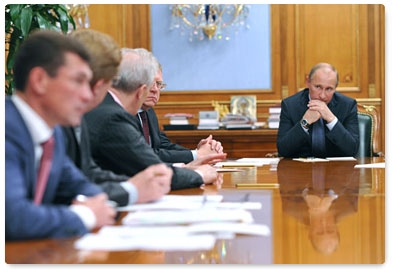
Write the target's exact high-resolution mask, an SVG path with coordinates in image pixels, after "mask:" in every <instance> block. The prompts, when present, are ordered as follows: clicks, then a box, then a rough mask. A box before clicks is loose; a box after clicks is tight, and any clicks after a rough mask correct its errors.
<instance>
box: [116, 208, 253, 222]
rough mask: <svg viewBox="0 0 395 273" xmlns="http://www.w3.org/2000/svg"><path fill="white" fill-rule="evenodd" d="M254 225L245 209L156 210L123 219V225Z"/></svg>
mask: <svg viewBox="0 0 395 273" xmlns="http://www.w3.org/2000/svg"><path fill="white" fill-rule="evenodd" d="M213 221H214V222H225V221H228V222H244V223H252V222H253V218H252V215H251V213H250V212H249V211H246V210H243V209H213V208H202V209H199V210H154V211H150V210H147V211H144V210H141V211H136V212H129V213H128V215H126V216H125V217H124V218H123V219H122V223H123V225H127V226H134V225H175V224H179V225H181V224H191V223H203V222H213Z"/></svg>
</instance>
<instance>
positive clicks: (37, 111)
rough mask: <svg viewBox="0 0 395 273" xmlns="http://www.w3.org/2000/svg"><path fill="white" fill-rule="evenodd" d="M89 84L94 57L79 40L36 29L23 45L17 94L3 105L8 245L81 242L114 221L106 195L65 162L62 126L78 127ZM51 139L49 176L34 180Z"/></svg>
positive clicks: (88, 97)
mask: <svg viewBox="0 0 395 273" xmlns="http://www.w3.org/2000/svg"><path fill="white" fill-rule="evenodd" d="M91 78H92V71H91V69H90V67H89V54H88V52H87V51H86V49H85V48H84V46H83V45H82V44H81V43H79V42H78V41H77V40H75V39H72V38H70V37H67V36H65V35H63V34H60V33H58V32H55V31H38V32H36V33H33V34H31V35H30V36H29V37H28V38H27V39H26V40H25V41H24V43H23V44H22V45H21V47H20V49H19V51H18V54H17V57H16V59H15V63H14V81H15V87H16V91H15V94H14V95H12V96H11V97H10V98H9V97H7V98H6V99H5V239H6V241H10V240H28V239H38V238H50V237H58V238H60V237H70V236H79V235H83V234H85V233H87V232H88V231H89V230H91V229H93V228H100V227H102V226H104V225H110V224H113V223H114V217H115V215H116V211H115V210H114V208H112V207H111V206H109V205H108V204H107V202H106V201H107V195H106V194H105V193H103V192H102V190H101V189H100V188H99V187H98V186H97V185H95V184H93V183H92V182H91V181H89V180H88V179H87V178H86V177H85V176H84V175H83V174H82V173H81V171H80V170H78V168H76V167H75V165H74V164H73V163H72V162H71V161H70V159H69V158H68V157H67V155H66V152H65V147H64V140H63V134H62V132H61V129H60V128H59V127H58V126H57V125H58V124H61V125H66V124H67V125H77V124H79V122H80V120H81V116H82V114H83V113H84V111H85V109H86V107H87V105H88V103H89V102H90V101H91V100H92V94H91V89H90V87H89V81H90V80H91ZM52 136H53V137H54V141H55V144H54V149H53V150H52V149H51V150H52V156H51V158H52V159H50V160H49V161H50V162H51V163H50V168H48V169H49V173H47V174H48V178H47V179H40V178H36V177H37V174H38V173H39V174H40V173H41V169H42V165H43V164H40V158H41V157H42V156H41V155H42V154H45V155H46V154H47V151H46V148H45V147H44V148H42V146H41V144H42V143H43V142H46V141H47V140H48V139H49V140H51V139H53V138H52ZM50 154H51V152H50ZM43 157H44V156H43ZM45 157H46V156H45ZM41 182H44V184H42V185H44V186H43V187H42V189H43V190H39V189H40V188H41V187H39V186H38V184H40V185H41ZM78 195H84V196H85V198H83V199H84V200H82V201H78V198H77V196H78ZM41 196H42V197H41Z"/></svg>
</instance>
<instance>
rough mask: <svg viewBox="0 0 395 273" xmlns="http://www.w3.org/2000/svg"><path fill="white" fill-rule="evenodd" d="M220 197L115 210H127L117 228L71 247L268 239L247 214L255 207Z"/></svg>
mask: <svg viewBox="0 0 395 273" xmlns="http://www.w3.org/2000/svg"><path fill="white" fill-rule="evenodd" d="M222 200H223V196H221V195H192V196H185V195H182V196H181V195H166V196H163V197H162V198H161V199H159V200H158V201H155V202H151V203H148V204H136V205H133V206H128V207H124V208H118V210H127V211H130V212H129V213H128V214H127V215H126V216H125V217H124V218H123V219H122V226H111V227H105V228H102V229H101V230H100V231H99V232H98V233H95V234H87V235H85V236H83V237H82V238H80V239H79V240H77V241H76V242H75V247H76V248H78V249H84V250H110V251H122V250H137V249H138V250H153V251H173V250H174V251H179V250H208V249H211V248H213V247H214V244H215V241H216V239H218V238H232V237H234V236H235V235H236V234H246V235H255V236H269V235H270V229H269V228H268V226H266V225H260V224H255V223H254V219H253V217H252V214H251V212H249V211H248V210H250V209H261V208H262V204H261V203H260V202H247V201H246V202H222Z"/></svg>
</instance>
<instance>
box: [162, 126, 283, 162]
mask: <svg viewBox="0 0 395 273" xmlns="http://www.w3.org/2000/svg"><path fill="white" fill-rule="evenodd" d="M164 132H165V133H166V135H167V137H168V138H169V139H170V140H171V141H172V142H173V143H177V144H179V145H182V146H184V147H187V148H190V149H195V148H196V145H197V144H198V143H199V141H200V140H201V139H203V138H206V137H208V136H209V135H210V134H211V135H213V138H214V139H216V140H218V141H220V142H221V143H222V147H224V151H225V152H226V153H227V154H228V157H229V158H242V157H264V156H265V155H266V154H269V153H275V152H277V129H255V130H224V129H221V130H177V131H173V130H167V131H164Z"/></svg>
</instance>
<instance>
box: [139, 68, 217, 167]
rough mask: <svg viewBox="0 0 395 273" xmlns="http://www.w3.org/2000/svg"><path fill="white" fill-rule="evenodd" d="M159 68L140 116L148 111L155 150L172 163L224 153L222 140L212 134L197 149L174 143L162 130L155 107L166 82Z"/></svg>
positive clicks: (150, 135) (164, 159) (165, 160)
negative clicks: (216, 138) (214, 137)
mask: <svg viewBox="0 0 395 273" xmlns="http://www.w3.org/2000/svg"><path fill="white" fill-rule="evenodd" d="M158 65H159V70H158V72H157V74H156V75H155V78H154V84H153V85H152V87H151V89H150V90H149V93H148V96H147V98H146V100H145V101H144V103H143V105H142V106H141V109H140V110H139V114H138V118H139V119H140V120H141V118H140V116H139V115H141V112H143V111H145V112H146V113H147V120H148V127H149V137H150V139H149V145H150V146H151V147H152V148H153V149H154V152H155V153H156V154H157V155H158V156H159V157H160V159H162V160H163V161H164V162H170V163H178V162H181V163H189V162H191V161H192V160H195V159H197V158H199V157H203V156H206V155H209V154H215V153H220V154H221V153H223V147H222V145H221V142H219V141H216V140H215V139H213V137H212V135H210V136H208V137H207V138H206V139H202V140H201V141H200V142H199V143H198V145H197V147H196V149H195V150H191V149H188V148H185V147H183V146H181V145H178V144H176V143H172V142H171V141H170V139H169V138H168V137H167V136H166V134H165V133H164V132H163V131H161V130H160V128H159V122H158V117H157V116H156V113H155V110H154V109H153V107H154V106H155V105H156V104H157V103H158V101H159V97H160V92H161V90H162V89H164V88H165V86H166V84H165V83H164V82H163V75H162V66H161V65H160V63H158ZM142 126H144V125H143V123H142V122H141V126H140V129H141V132H142V133H143V131H144V130H143V127H142Z"/></svg>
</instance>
